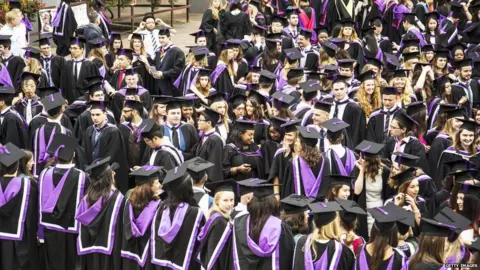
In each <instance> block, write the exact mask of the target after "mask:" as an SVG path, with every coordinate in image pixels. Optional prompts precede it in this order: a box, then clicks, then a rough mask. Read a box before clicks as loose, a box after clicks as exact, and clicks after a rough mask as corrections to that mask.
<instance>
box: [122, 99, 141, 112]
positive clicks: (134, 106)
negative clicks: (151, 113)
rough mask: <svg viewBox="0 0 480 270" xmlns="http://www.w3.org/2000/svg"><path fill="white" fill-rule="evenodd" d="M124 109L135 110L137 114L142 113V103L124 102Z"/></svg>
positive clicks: (135, 101) (134, 101)
mask: <svg viewBox="0 0 480 270" xmlns="http://www.w3.org/2000/svg"><path fill="white" fill-rule="evenodd" d="M125 107H127V108H131V109H134V110H136V111H137V112H138V113H139V114H141V113H142V112H143V103H142V102H141V101H138V100H132V99H129V100H125Z"/></svg>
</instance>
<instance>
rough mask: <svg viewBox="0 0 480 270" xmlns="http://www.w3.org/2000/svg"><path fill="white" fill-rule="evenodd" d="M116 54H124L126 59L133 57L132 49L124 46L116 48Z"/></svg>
mask: <svg viewBox="0 0 480 270" xmlns="http://www.w3.org/2000/svg"><path fill="white" fill-rule="evenodd" d="M117 55H118V56H120V55H124V56H126V57H127V58H128V59H132V58H133V51H132V50H130V49H126V48H120V49H118V50H117Z"/></svg>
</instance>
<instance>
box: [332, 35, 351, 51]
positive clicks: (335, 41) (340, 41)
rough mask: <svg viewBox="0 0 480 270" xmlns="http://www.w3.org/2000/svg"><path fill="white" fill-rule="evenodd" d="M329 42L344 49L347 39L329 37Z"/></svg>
mask: <svg viewBox="0 0 480 270" xmlns="http://www.w3.org/2000/svg"><path fill="white" fill-rule="evenodd" d="M330 42H332V43H333V44H335V45H337V47H338V48H339V49H342V50H345V45H346V44H347V41H346V40H345V39H343V38H331V39H330Z"/></svg>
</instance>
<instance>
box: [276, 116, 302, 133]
mask: <svg viewBox="0 0 480 270" xmlns="http://www.w3.org/2000/svg"><path fill="white" fill-rule="evenodd" d="M301 123H302V120H300V119H297V120H291V121H288V122H287V123H285V124H282V125H281V126H280V127H281V128H283V130H284V131H285V132H294V131H297V126H299V125H300V124H301Z"/></svg>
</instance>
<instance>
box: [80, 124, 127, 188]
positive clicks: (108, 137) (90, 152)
mask: <svg viewBox="0 0 480 270" xmlns="http://www.w3.org/2000/svg"><path fill="white" fill-rule="evenodd" d="M96 132H97V131H96V128H95V127H94V126H93V125H92V126H90V127H88V128H87V130H86V131H85V132H84V133H83V137H82V138H83V139H82V146H83V148H84V149H85V155H86V159H87V164H92V162H93V160H95V159H97V158H106V157H110V158H111V159H110V165H111V164H113V163H114V162H116V163H118V164H119V165H120V167H119V168H118V170H117V171H116V173H115V183H116V185H117V187H118V189H119V190H120V191H121V192H122V193H123V194H125V192H127V190H128V172H129V167H128V162H127V157H126V149H125V144H124V139H123V136H122V133H121V132H120V130H119V129H118V128H117V127H116V126H114V125H112V124H109V123H106V124H105V125H104V126H103V127H102V128H101V129H100V131H99V132H100V135H99V137H98V139H97V140H96V141H95V133H96Z"/></svg>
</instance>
